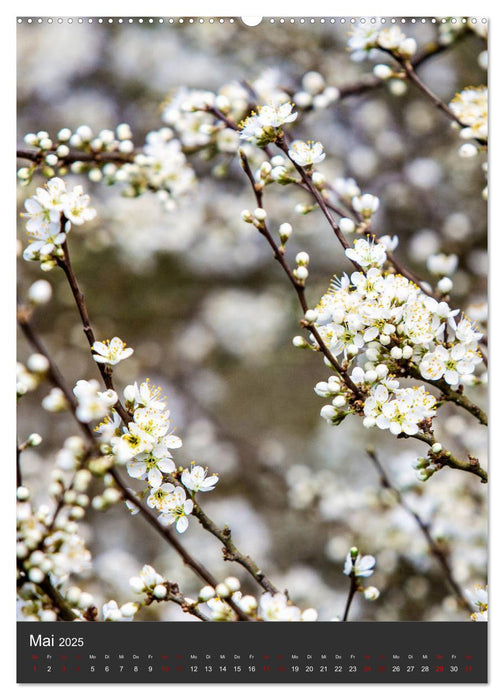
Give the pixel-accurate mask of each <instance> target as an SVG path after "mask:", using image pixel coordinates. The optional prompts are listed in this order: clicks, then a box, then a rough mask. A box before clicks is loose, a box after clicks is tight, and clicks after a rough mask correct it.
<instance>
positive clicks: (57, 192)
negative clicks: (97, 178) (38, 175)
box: [21, 177, 96, 270]
mask: <svg viewBox="0 0 504 700" xmlns="http://www.w3.org/2000/svg"><path fill="white" fill-rule="evenodd" d="M89 203H90V198H89V195H87V194H84V191H83V189H82V186H81V185H77V186H76V187H73V188H72V189H71V190H68V189H67V185H66V183H65V181H64V180H62V179H61V178H59V177H53V178H51V179H50V180H49V181H48V182H46V184H45V186H44V187H37V190H36V193H35V195H34V196H33V197H29V198H28V199H26V200H25V209H26V212H24V213H22V214H21V216H23V217H24V218H26V219H28V221H27V224H26V230H27V232H28V234H29V235H31V236H33V239H34V240H33V241H32V242H30V245H28V247H27V248H25V250H24V252H23V257H24V259H25V260H40V262H41V267H42V269H43V270H50V269H51V268H52V267H54V265H55V264H56V263H55V260H54V257H55V256H56V257H61V256H62V249H61V246H62V244H63V243H64V242H65V240H66V236H67V234H68V232H69V231H70V229H71V226H72V224H73V225H75V226H82V224H84V223H86V222H87V221H90V220H91V219H94V217H95V216H96V211H95V209H93V208H92V207H90V206H89Z"/></svg>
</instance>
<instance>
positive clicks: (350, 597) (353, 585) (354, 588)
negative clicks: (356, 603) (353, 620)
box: [342, 572, 358, 622]
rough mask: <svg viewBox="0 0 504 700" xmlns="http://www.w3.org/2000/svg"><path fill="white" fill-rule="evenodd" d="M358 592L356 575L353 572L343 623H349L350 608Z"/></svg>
mask: <svg viewBox="0 0 504 700" xmlns="http://www.w3.org/2000/svg"><path fill="white" fill-rule="evenodd" d="M357 590H358V585H357V580H356V577H355V574H354V573H353V572H352V573H351V574H350V590H349V591H348V598H347V602H346V605H345V612H344V613H343V619H342V622H347V621H348V614H349V612H350V606H351V605H352V600H353V598H354V595H355V594H356V592H357Z"/></svg>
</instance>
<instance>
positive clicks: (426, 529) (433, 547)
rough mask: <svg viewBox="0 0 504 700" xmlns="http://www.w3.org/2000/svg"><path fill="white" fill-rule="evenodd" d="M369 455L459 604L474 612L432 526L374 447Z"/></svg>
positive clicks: (368, 452)
mask: <svg viewBox="0 0 504 700" xmlns="http://www.w3.org/2000/svg"><path fill="white" fill-rule="evenodd" d="M366 452H367V454H368V455H369V457H370V459H371V461H372V463H373V465H374V466H375V468H376V470H377V471H378V474H379V476H380V483H381V486H382V487H383V488H386V489H388V490H389V491H391V492H392V493H393V494H394V496H395V498H396V500H397V502H398V504H399V505H400V506H401V508H403V510H405V511H406V513H408V514H409V515H410V516H411V517H412V518H413V519H414V520H415V521H416V523H417V525H418V527H419V528H420V530H421V532H422V534H423V536H424V538H425V540H426V542H427V545H428V547H429V550H430V552H431V554H432V555H433V556H434V557H435V559H437V561H438V563H439V565H440V567H441V569H442V570H443V572H444V574H445V576H446V580H447V581H448V584H449V585H450V587H451V588H452V590H453V592H454V593H455V595H456V596H457V600H458V603H459V605H460V606H461V607H465V608H466V609H467V610H469V612H472V609H471V607H470V605H469V604H468V602H467V600H466V599H465V597H464V594H463V593H462V590H461V588H460V586H459V585H458V583H457V582H456V581H455V578H454V576H453V572H452V570H451V567H450V563H449V561H448V558H447V556H446V554H445V552H444V551H443V549H442V548H441V547H440V546H439V545H438V543H437V542H436V541H435V539H434V538H433V536H432V534H431V531H430V526H429V524H428V523H426V522H424V520H423V519H422V518H421V517H420V515H419V514H418V513H417V512H416V511H415V510H413V508H411V507H410V506H409V504H408V502H407V501H406V500H405V499H404V498H403V495H402V493H401V492H400V491H399V489H397V488H396V487H395V486H393V484H392V483H391V481H390V478H389V477H388V475H387V473H386V471H385V469H384V467H383V465H382V464H381V462H380V460H379V459H378V456H377V454H376V451H375V449H374V448H373V447H368V448H367V450H366Z"/></svg>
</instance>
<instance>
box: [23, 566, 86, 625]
mask: <svg viewBox="0 0 504 700" xmlns="http://www.w3.org/2000/svg"><path fill="white" fill-rule="evenodd" d="M18 568H19V571H20V578H19V580H18V588H21V586H23V585H24V584H25V583H28V581H29V579H28V577H27V572H26V569H25V568H24V562H23V561H21V560H20V559H18ZM34 585H35V586H37V588H40V590H41V591H42V592H43V593H44V594H45V595H46V596H47V597H48V598H49V599H50V600H51V603H52V604H53V607H54V608H55V609H56V611H57V615H58V618H59V619H60V620H64V621H66V622H72V621H74V620H77V619H78V618H79V616H78V615H76V614H75V613H74V611H73V610H72V608H71V607H70V606H69V605H68V603H67V601H66V600H65V599H64V598H63V596H62V595H61V593H60V592H59V591H58V589H57V588H56V587H55V586H53V584H52V583H51V580H50V578H49V576H45V578H44V579H43V580H42V581H40V582H38V583H35V584H34ZM79 619H80V618H79Z"/></svg>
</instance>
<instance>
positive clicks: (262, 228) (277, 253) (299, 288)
mask: <svg viewBox="0 0 504 700" xmlns="http://www.w3.org/2000/svg"><path fill="white" fill-rule="evenodd" d="M240 157H241V162H242V166H243V170H244V172H245V174H246V175H247V177H248V179H249V181H250V184H251V186H252V189H253V191H254V194H255V197H256V202H257V206H258V207H262V191H261V190H260V189H258V188H257V187H256V183H255V180H254V175H253V173H252V170H251V168H250V164H249V162H248V158H247V156H246V155H245V153H243V152H241V154H240ZM257 230H258V231H259V232H260V233H261V234H262V235H263V236H264V238H266V240H267V241H268V243H269V246H270V248H271V249H272V250H273V253H274V257H275V259H276V260H277V261H278V262H279V263H280V265H281V266H282V268H283V270H284V272H285V274H286V275H287V277H288V278H289V280H290V283H291V284H292V286H293V287H294V289H295V290H296V294H297V296H298V299H299V303H300V305H301V308H302V309H303V312H306V311H307V309H308V308H309V307H308V302H307V301H306V296H305V289H304V285H303V284H301V283H300V282H298V280H297V279H296V278H295V277H294V273H293V272H292V270H291V268H290V267H289V265H288V263H287V261H286V260H285V256H284V255H283V253H282V251H281V250H280V248H279V247H278V246H277V244H276V242H275V240H274V238H273V236H272V235H271V232H270V230H269V228H268V225H267V223H266V222H265V221H261V222H260V223H259V225H258V226H257ZM303 326H304V327H305V328H307V329H309V331H310V332H311V334H312V335H313V337H314V338H315V340H316V341H317V344H318V346H319V349H320V351H321V352H322V353H323V354H324V355H325V357H326V358H327V359H328V360H329V362H330V363H331V365H332V367H333V368H334V369H335V371H336V372H338V374H339V375H340V376H341V378H342V379H343V381H344V382H345V384H346V385H347V387H348V388H349V389H350V390H351V391H352V392H353V393H354V395H355V397H356V398H362V392H361V390H360V389H359V388H358V387H357V386H356V385H355V384H354V382H353V381H352V380H351V379H350V377H349V376H348V374H347V372H346V371H345V370H344V369H343V367H342V366H341V365H340V364H339V362H338V361H337V359H336V358H335V357H334V355H333V354H332V352H331V351H330V350H329V348H328V347H327V345H326V344H325V343H324V341H323V340H322V338H321V337H320V333H319V332H318V330H317V328H316V327H315V325H314V324H313V323H308V322H307V321H304V322H303Z"/></svg>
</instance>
